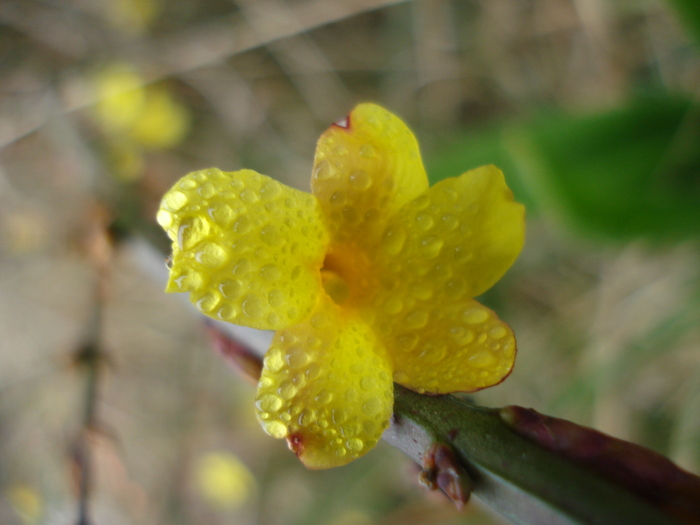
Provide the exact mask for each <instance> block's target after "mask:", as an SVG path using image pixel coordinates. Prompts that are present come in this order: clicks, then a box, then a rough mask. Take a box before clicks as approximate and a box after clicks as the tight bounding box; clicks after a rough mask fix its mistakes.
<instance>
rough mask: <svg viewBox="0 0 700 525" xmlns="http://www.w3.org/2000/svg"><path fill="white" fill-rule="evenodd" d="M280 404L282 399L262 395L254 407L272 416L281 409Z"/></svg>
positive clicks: (271, 395) (272, 395)
mask: <svg viewBox="0 0 700 525" xmlns="http://www.w3.org/2000/svg"><path fill="white" fill-rule="evenodd" d="M282 403H283V402H282V399H280V398H279V397H277V396H276V395H275V394H263V395H262V396H260V398H259V399H258V400H257V401H256V403H255V405H256V406H257V407H258V409H259V410H262V411H263V412H270V413H273V414H274V413H275V412H277V411H278V410H279V409H280V408H282Z"/></svg>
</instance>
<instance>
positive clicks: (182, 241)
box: [177, 217, 211, 250]
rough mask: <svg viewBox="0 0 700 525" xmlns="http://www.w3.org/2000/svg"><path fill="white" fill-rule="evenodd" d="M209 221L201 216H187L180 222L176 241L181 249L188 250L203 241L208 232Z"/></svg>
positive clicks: (209, 227)
mask: <svg viewBox="0 0 700 525" xmlns="http://www.w3.org/2000/svg"><path fill="white" fill-rule="evenodd" d="M210 230H211V226H210V225H209V222H207V221H206V220H204V219H203V218H201V217H188V218H186V219H184V220H183V221H182V222H181V223H180V228H179V229H178V232H177V243H178V245H179V246H180V249H182V250H189V249H191V248H193V247H195V246H196V245H197V244H199V243H200V242H201V241H203V240H204V239H205V238H206V237H207V236H208V235H209V233H210Z"/></svg>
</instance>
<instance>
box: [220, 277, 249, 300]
mask: <svg viewBox="0 0 700 525" xmlns="http://www.w3.org/2000/svg"><path fill="white" fill-rule="evenodd" d="M242 289H243V283H242V282H241V281H239V280H236V279H234V280H231V281H221V283H220V284H219V291H220V292H221V294H222V295H223V296H224V297H226V299H235V298H236V297H238V295H239V294H240V293H241V290H242Z"/></svg>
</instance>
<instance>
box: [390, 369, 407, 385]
mask: <svg viewBox="0 0 700 525" xmlns="http://www.w3.org/2000/svg"><path fill="white" fill-rule="evenodd" d="M393 379H394V382H396V383H399V384H403V383H406V382H407V381H408V375H406V373H405V372H394V378H393Z"/></svg>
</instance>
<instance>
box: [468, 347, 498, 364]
mask: <svg viewBox="0 0 700 525" xmlns="http://www.w3.org/2000/svg"><path fill="white" fill-rule="evenodd" d="M496 362H497V359H496V356H495V355H493V354H492V353H491V352H488V351H486V350H484V351H481V352H477V353H475V354H473V355H471V356H469V364H470V365H471V366H475V367H477V368H490V367H492V366H493V365H495V364H496Z"/></svg>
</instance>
